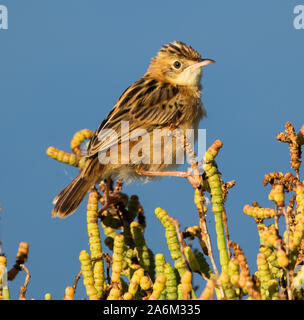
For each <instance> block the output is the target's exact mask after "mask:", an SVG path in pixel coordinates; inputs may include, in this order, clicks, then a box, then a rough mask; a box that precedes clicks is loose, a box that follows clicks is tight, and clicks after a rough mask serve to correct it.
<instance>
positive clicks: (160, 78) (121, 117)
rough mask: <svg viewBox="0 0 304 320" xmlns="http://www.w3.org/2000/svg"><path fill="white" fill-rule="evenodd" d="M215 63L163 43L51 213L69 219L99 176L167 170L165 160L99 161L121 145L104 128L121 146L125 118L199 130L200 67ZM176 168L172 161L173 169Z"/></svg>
mask: <svg viewBox="0 0 304 320" xmlns="http://www.w3.org/2000/svg"><path fill="white" fill-rule="evenodd" d="M212 62H214V61H212V60H206V59H202V58H201V56H200V54H199V53H198V52H197V51H195V50H194V49H193V48H191V47H190V46H187V45H186V44H184V43H183V42H180V41H175V42H173V43H170V44H168V45H164V46H163V47H162V48H161V49H160V51H159V52H158V55H157V56H156V57H154V58H152V60H151V63H150V66H149V68H148V70H147V72H146V74H145V75H144V76H143V77H142V78H141V79H139V80H138V81H136V82H135V83H134V84H132V85H131V86H130V87H129V88H127V89H126V90H125V91H124V92H123V94H122V95H121V96H120V98H119V99H118V101H117V102H116V104H115V106H114V108H113V109H112V110H111V112H110V113H109V114H108V116H107V117H106V118H105V120H104V121H103V122H102V123H101V124H100V126H99V127H98V129H97V130H96V132H95V134H94V136H93V137H92V139H91V141H90V143H89V146H88V149H87V155H86V156H87V158H88V161H87V165H86V167H85V168H84V170H83V171H82V172H80V174H79V175H78V177H76V178H75V179H74V180H73V181H72V182H71V183H70V184H69V185H68V186H67V187H66V188H65V189H64V190H63V191H62V192H61V193H60V194H59V195H58V196H57V197H56V198H55V200H54V204H55V206H54V209H53V216H59V217H66V216H68V215H70V214H72V213H73V212H74V211H75V210H76V209H77V207H78V205H79V204H80V202H81V201H82V199H83V198H84V197H85V195H86V194H87V192H88V191H89V190H90V188H91V187H92V186H93V185H94V184H96V183H97V182H99V181H100V180H101V179H106V178H108V177H112V178H122V179H131V180H132V179H136V178H139V176H138V174H137V171H138V170H164V169H165V168H167V167H168V165H166V164H164V163H161V164H121V163H119V164H116V165H114V164H107V165H102V164H101V163H100V162H99V161H98V154H99V153H100V152H105V151H107V150H108V149H109V148H111V147H113V146H114V145H116V146H117V144H116V140H114V139H108V140H106V141H105V140H103V136H102V134H100V132H101V131H102V130H104V129H112V130H115V131H116V132H117V134H118V138H119V139H118V144H119V147H120V145H121V144H124V143H126V141H127V140H126V139H127V138H128V137H126V136H121V134H120V125H121V121H128V122H129V129H130V132H134V130H135V129H139V128H143V129H145V130H147V132H148V133H152V131H153V130H154V129H165V128H169V127H170V126H171V125H173V124H174V126H175V127H177V128H180V129H190V128H191V129H197V127H198V123H199V121H200V120H201V119H202V118H203V117H204V116H205V114H206V113H205V110H204V108H203V105H202V102H201V85H200V79H201V69H202V66H204V65H207V64H210V63H212ZM145 147H146V150H145V148H143V151H142V152H143V154H145V152H146V153H148V152H150V150H151V146H145ZM163 152H166V150H164V151H163ZM174 152H184V150H175V151H174ZM173 166H174V165H170V168H172V167H173Z"/></svg>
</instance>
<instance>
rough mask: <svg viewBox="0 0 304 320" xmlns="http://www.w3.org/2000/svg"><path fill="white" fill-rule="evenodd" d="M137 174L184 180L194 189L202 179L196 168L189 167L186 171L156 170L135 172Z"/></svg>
mask: <svg viewBox="0 0 304 320" xmlns="http://www.w3.org/2000/svg"><path fill="white" fill-rule="evenodd" d="M136 173H137V174H139V175H142V176H158V177H159V176H168V177H181V178H186V179H187V180H188V181H189V182H190V184H191V185H192V187H193V188H194V189H196V188H198V187H199V186H200V185H201V183H202V181H203V179H202V175H201V174H200V173H199V171H198V168H196V167H191V168H189V169H188V170H187V171H157V170H137V171H136Z"/></svg>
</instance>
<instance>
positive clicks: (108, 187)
mask: <svg viewBox="0 0 304 320" xmlns="http://www.w3.org/2000/svg"><path fill="white" fill-rule="evenodd" d="M118 190H119V189H118ZM102 191H103V193H104V199H105V202H104V205H103V207H102V208H101V209H100V210H99V211H98V216H101V215H102V214H103V212H104V211H105V210H107V209H108V208H109V207H110V206H111V205H114V204H116V203H117V202H119V200H120V195H119V191H116V190H114V191H113V190H112V180H111V179H110V178H109V179H107V180H106V184H103V190H102Z"/></svg>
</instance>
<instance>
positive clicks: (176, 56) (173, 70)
mask: <svg viewBox="0 0 304 320" xmlns="http://www.w3.org/2000/svg"><path fill="white" fill-rule="evenodd" d="M214 62H215V61H214V60H210V59H202V57H201V55H200V54H199V53H198V52H197V51H196V50H194V49H193V48H192V47H190V46H188V45H186V44H185V43H183V42H181V41H174V42H172V43H169V44H167V45H164V46H163V47H162V48H161V49H160V50H159V52H158V54H157V56H156V57H154V58H152V60H151V63H150V66H149V69H148V71H147V73H146V75H149V76H151V77H154V78H156V79H159V80H162V81H165V82H170V83H172V84H174V85H183V86H199V84H200V80H201V76H202V68H203V67H204V66H207V65H209V64H211V63H214Z"/></svg>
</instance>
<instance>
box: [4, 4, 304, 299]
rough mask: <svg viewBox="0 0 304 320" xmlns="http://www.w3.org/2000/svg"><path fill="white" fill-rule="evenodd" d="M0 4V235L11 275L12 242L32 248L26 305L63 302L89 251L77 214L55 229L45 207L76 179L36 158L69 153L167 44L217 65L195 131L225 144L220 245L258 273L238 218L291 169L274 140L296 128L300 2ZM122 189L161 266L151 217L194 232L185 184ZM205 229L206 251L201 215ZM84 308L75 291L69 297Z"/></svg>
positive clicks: (302, 69) (251, 236) (245, 225)
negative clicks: (225, 230) (225, 231)
mask: <svg viewBox="0 0 304 320" xmlns="http://www.w3.org/2000/svg"><path fill="white" fill-rule="evenodd" d="M302 2H303V1H302ZM0 4H2V5H6V6H7V8H8V11H9V19H8V21H9V28H8V30H0V63H1V71H0V110H1V113H0V136H1V145H2V147H1V150H2V152H1V153H2V154H1V162H0V163H1V167H2V175H1V182H0V203H1V206H2V212H1V221H0V232H1V240H2V242H3V251H4V252H5V253H7V255H8V261H9V266H11V265H12V264H13V263H14V258H15V254H16V251H17V248H18V244H19V242H20V241H27V242H29V244H30V254H29V261H28V266H29V269H30V272H31V275H32V279H31V282H30V285H29V288H28V297H29V298H35V299H39V298H43V296H44V294H45V293H46V292H51V293H52V294H53V296H54V298H57V299H60V298H62V297H63V295H64V289H65V287H66V286H68V285H71V284H72V283H73V281H74V276H75V275H76V274H77V273H78V271H79V262H78V255H79V252H80V250H82V249H88V238H87V234H86V224H85V220H86V217H85V205H86V204H85V202H84V203H83V204H82V205H81V207H80V208H79V210H78V211H77V212H76V213H75V214H74V215H73V216H71V217H70V218H69V219H66V220H59V219H52V218H51V210H52V199H53V198H54V196H55V195H56V194H57V193H58V191H60V190H61V189H62V188H63V187H64V186H65V185H66V184H67V183H68V182H69V181H71V179H72V178H73V177H74V176H75V175H76V174H77V169H74V168H71V167H68V166H66V165H63V164H60V163H57V162H55V161H54V160H52V159H50V158H48V157H47V156H46V153H45V151H46V149H47V148H48V147H49V146H55V147H57V148H60V149H63V150H67V151H68V150H69V143H70V139H71V138H72V136H73V134H74V133H75V132H76V131H78V130H80V129H83V128H90V129H92V130H95V129H96V127H97V126H98V125H99V123H100V122H101V121H102V120H103V118H104V117H105V116H106V115H107V113H108V112H109V111H110V109H111V108H112V106H113V104H114V103H115V101H116V99H117V98H118V97H119V96H120V94H121V92H122V91H123V90H124V89H125V88H126V87H127V86H129V85H130V84H131V83H132V82H134V81H135V80H137V79H138V78H140V77H141V76H142V75H143V74H144V73H145V71H146V68H147V66H148V63H149V61H150V59H151V58H152V57H153V56H154V55H155V54H156V53H157V51H158V50H159V48H160V47H161V46H162V45H163V44H165V43H168V42H171V41H174V40H181V41H184V42H186V43H189V44H190V45H191V46H193V47H194V48H195V49H196V50H197V51H199V52H200V53H201V54H202V55H203V56H204V57H208V58H212V59H215V60H216V61H217V63H216V64H215V65H212V66H210V67H208V68H206V70H205V72H204V77H203V80H202V83H203V87H204V90H203V101H204V104H205V108H206V109H207V112H208V118H207V119H204V120H203V121H202V122H201V124H200V128H206V129H207V144H208V145H210V144H211V143H212V142H213V141H214V140H215V139H221V140H222V141H223V143H224V147H223V149H222V150H221V151H220V154H219V156H218V159H217V162H218V165H219V168H220V171H221V172H222V174H223V178H224V180H227V181H228V180H231V179H235V180H236V186H235V187H234V189H233V190H232V191H231V193H230V195H229V198H228V201H227V213H228V221H229V230H230V236H231V239H233V240H234V241H236V242H238V243H239V244H240V245H241V247H242V248H243V249H244V251H245V253H246V255H247V256H248V259H249V262H250V266H251V269H252V270H251V271H255V270H256V264H255V259H256V254H257V251H258V237H257V232H256V227H255V223H254V221H253V220H252V219H251V218H249V217H247V216H245V214H244V213H243V212H242V209H243V206H244V205H245V204H247V203H251V202H252V201H259V203H260V204H261V205H263V206H270V205H271V203H269V202H268V200H267V195H268V192H269V189H267V188H264V187H263V186H262V182H263V177H264V174H265V173H268V172H272V171H277V170H278V171H283V172H286V171H288V170H289V169H290V165H289V152H288V147H287V145H283V144H279V143H278V142H276V140H275V136H276V134H277V133H278V132H280V131H282V130H283V129H284V124H285V122H286V121H288V120H289V121H291V122H292V123H293V124H294V125H295V126H296V128H297V130H298V129H299V128H300V127H301V125H302V124H303V122H304V121H303V102H304V101H303V75H304V64H303V51H304V41H303V40H304V30H295V29H294V27H293V19H294V17H295V15H294V14H293V9H294V7H295V5H298V4H301V0H298V1H291V0H290V1H280V2H279V1H274V0H269V1H267V2H265V1H261V0H257V1H246V2H245V1H241V0H231V1H211V0H208V1H207V0H200V1H190V2H187V3H186V2H185V1H179V0H175V1H171V0H168V1H159V0H155V1H153V2H148V1H145V2H143V1H138V0H133V1H128V2H127V1H120V2H119V1H112V2H102V1H97V0H91V1H89V2H87V3H86V2H84V1H79V0H73V1H59V0H53V1H39V0H27V1H12V0H0ZM302 4H304V3H302ZM124 191H125V192H126V193H128V194H129V195H132V194H137V195H138V196H139V198H140V201H141V202H142V204H143V206H144V208H145V213H146V218H147V229H146V240H147V243H148V245H149V247H150V248H151V249H152V250H153V251H154V253H158V252H163V253H165V254H166V256H167V257H168V261H169V262H170V261H171V260H170V258H169V255H168V249H167V246H166V243H165V238H164V230H163V228H162V226H161V224H160V222H159V221H158V220H157V218H156V217H155V215H154V209H155V208H156V207H159V206H160V207H162V208H164V209H166V210H167V211H168V213H169V214H170V215H171V216H174V217H175V218H177V219H178V220H179V222H180V224H181V227H182V229H184V227H186V226H190V225H194V224H198V217H197V214H196V211H195V207H194V204H193V190H192V189H191V187H190V185H189V184H188V183H187V181H184V180H183V179H178V178H163V179H162V180H160V181H156V182H152V183H149V184H145V185H144V186H142V185H140V184H137V183H135V184H132V185H129V186H127V187H125V189H124ZM207 220H208V223H209V229H210V231H211V234H212V237H213V240H214V232H213V229H214V226H213V216H212V212H211V211H210V212H209V213H208V216H207ZM213 244H214V246H215V245H216V244H215V242H214V241H213ZM23 281H24V277H23V275H19V276H18V278H17V279H16V280H15V281H14V282H13V283H11V291H12V296H13V297H14V298H16V297H18V294H17V292H18V291H19V287H20V285H21V284H22V283H23ZM197 284H199V285H202V281H201V280H200V279H198V280H197ZM200 288H201V287H200ZM200 290H201V289H200ZM83 296H84V289H83V286H82V285H79V287H78V290H77V297H78V298H81V297H83Z"/></svg>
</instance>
